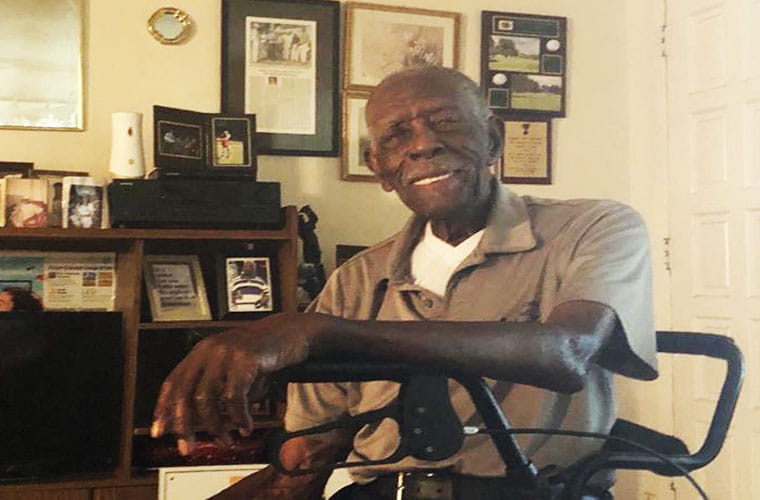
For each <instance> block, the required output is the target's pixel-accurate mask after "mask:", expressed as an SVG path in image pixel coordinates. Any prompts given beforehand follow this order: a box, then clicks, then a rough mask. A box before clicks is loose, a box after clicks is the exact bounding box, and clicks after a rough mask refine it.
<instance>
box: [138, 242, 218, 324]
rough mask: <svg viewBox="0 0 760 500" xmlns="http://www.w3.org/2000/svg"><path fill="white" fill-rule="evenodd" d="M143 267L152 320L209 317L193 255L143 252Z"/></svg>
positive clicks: (204, 293) (188, 319)
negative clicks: (144, 254) (146, 253)
mask: <svg viewBox="0 0 760 500" xmlns="http://www.w3.org/2000/svg"><path fill="white" fill-rule="evenodd" d="M143 268H144V273H143V274H144V277H145V286H146V288H147V291H148V300H149V302H150V312H151V317H152V319H153V321H193V320H210V319H211V312H210V310H209V305H208V299H207V297H206V287H205V285H204V283H203V275H202V274H201V266H200V263H199V261H198V256H197V255H146V256H145V257H144V266H143Z"/></svg>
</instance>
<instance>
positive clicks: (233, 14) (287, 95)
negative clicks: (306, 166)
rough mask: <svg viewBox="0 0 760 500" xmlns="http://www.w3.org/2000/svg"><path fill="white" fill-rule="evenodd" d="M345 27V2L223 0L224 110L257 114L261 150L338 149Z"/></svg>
mask: <svg viewBox="0 0 760 500" xmlns="http://www.w3.org/2000/svg"><path fill="white" fill-rule="evenodd" d="M339 29H340V3H339V2H335V1H329V0H310V1H305V0H285V1H275V0H259V1H256V2H251V1H248V0H223V2H222V110H223V112H225V113H231V114H255V115H256V119H257V127H258V133H257V141H258V147H257V151H258V152H259V153H260V154H270V155H294V156H336V155H337V154H338V147H339V139H338V119H339V116H340V113H339V107H340V102H339V97H338V87H339V73H338V61H339V45H338V42H339Z"/></svg>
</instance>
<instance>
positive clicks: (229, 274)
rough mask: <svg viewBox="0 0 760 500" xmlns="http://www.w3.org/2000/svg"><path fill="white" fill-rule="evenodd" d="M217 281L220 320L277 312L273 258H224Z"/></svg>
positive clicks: (218, 267) (221, 259)
mask: <svg viewBox="0 0 760 500" xmlns="http://www.w3.org/2000/svg"><path fill="white" fill-rule="evenodd" d="M217 280H218V302H219V316H220V317H222V318H224V317H230V315H234V314H240V313H261V312H265V313H266V312H273V311H274V297H275V292H276V291H275V290H274V289H273V286H272V269H271V265H270V260H269V257H251V256H221V257H219V258H218V262H217Z"/></svg>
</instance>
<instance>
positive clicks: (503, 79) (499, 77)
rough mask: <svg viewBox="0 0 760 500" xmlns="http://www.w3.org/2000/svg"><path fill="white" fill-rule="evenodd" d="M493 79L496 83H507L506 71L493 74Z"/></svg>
mask: <svg viewBox="0 0 760 500" xmlns="http://www.w3.org/2000/svg"><path fill="white" fill-rule="evenodd" d="M491 81H492V82H493V84H494V85H504V84H505V83H507V75H505V74H504V73H496V74H495V75H493V77H491Z"/></svg>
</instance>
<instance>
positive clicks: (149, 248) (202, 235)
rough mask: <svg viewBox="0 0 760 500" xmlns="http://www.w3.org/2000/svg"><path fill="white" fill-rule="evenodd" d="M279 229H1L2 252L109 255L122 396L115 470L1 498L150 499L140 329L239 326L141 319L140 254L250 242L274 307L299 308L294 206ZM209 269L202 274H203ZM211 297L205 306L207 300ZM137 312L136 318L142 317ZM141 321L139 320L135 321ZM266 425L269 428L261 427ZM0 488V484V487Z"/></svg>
mask: <svg viewBox="0 0 760 500" xmlns="http://www.w3.org/2000/svg"><path fill="white" fill-rule="evenodd" d="M283 211H284V220H285V224H284V226H283V228H282V229H279V230H209V229H197V230H195V229H102V230H97V229H92V230H86V229H60V228H23V229H19V228H0V251H5V250H22V251H46V252H115V253H116V297H115V310H116V311H120V312H122V314H123V346H124V396H123V405H122V428H121V445H120V453H119V460H118V465H117V468H116V469H115V471H114V472H113V473H112V474H109V475H103V474H98V475H92V476H85V477H79V476H77V477H72V478H61V479H60V480H55V481H47V482H44V483H23V484H14V485H0V500H21V499H30V500H31V499H33V500H143V499H144V500H148V499H150V500H155V498H156V487H157V476H156V474H155V473H152V474H151V473H148V474H146V473H145V472H141V473H135V472H133V468H132V452H133V450H132V443H133V435H134V430H135V429H134V406H135V396H136V387H135V385H136V378H137V361H138V359H137V357H138V340H139V337H140V334H141V332H144V334H147V335H149V334H150V332H149V331H150V330H164V331H166V330H182V329H188V328H226V327H230V326H235V325H237V324H239V323H237V322H236V321H231V320H224V321H178V322H149V321H148V322H146V321H144V318H145V314H144V313H145V311H141V304H144V303H145V301H144V300H143V297H142V293H143V286H142V260H143V256H144V255H146V254H155V253H159V252H160V253H169V252H165V250H172V251H176V249H177V248H180V249H181V251H180V252H177V253H184V254H195V253H198V254H203V253H206V254H210V253H213V252H217V251H225V250H231V251H233V252H234V251H238V250H239V249H240V248H243V247H245V246H247V245H249V244H251V243H252V244H253V245H254V247H255V246H256V245H265V246H267V247H268V248H269V249H270V250H272V251H273V252H274V259H275V260H276V266H274V268H273V272H274V273H275V276H274V279H275V281H276V282H277V283H278V289H279V300H280V302H279V304H280V307H279V308H278V310H280V311H285V312H295V311H296V310H297V303H296V289H297V286H298V277H297V273H298V265H297V259H298V217H297V213H296V208H295V207H294V206H287V207H284V208H283ZM207 271H208V274H209V275H210V274H213V273H212V272H213V269H210V270H207V269H204V275H206V274H207ZM213 300H214V298H213V297H209V301H210V302H211V301H213ZM141 313H142V314H141ZM141 318H142V319H141ZM262 424H264V423H262ZM266 424H267V425H262V428H264V427H271V426H272V423H271V422H267V423H266ZM0 484H1V483H0Z"/></svg>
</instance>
